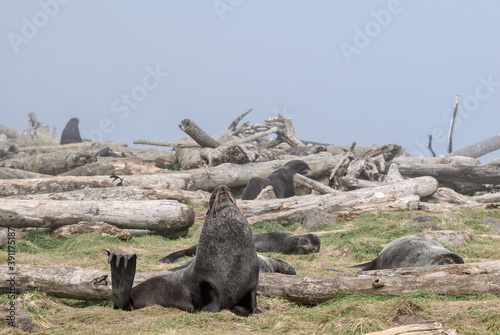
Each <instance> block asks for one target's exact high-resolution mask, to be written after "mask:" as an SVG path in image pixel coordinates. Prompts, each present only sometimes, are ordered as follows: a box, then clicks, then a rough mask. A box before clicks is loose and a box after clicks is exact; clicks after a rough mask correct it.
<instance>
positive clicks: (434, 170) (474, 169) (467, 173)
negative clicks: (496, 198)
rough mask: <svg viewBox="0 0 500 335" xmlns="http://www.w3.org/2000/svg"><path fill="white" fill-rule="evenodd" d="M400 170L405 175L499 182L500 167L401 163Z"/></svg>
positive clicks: (450, 180) (482, 182)
mask: <svg viewBox="0 0 500 335" xmlns="http://www.w3.org/2000/svg"><path fill="white" fill-rule="evenodd" d="M399 172H400V173H401V175H403V176H404V177H408V178H414V177H420V176H432V177H434V178H436V179H437V180H438V181H440V182H441V181H449V182H467V183H481V184H499V183H500V167H495V166H453V165H445V164H432V165H431V164H400V165H399Z"/></svg>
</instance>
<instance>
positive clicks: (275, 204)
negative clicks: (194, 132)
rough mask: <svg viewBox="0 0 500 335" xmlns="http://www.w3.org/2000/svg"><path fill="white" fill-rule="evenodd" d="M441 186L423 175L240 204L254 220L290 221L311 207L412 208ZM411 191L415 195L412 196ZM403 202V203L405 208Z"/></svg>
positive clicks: (345, 208)
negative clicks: (368, 186) (370, 184)
mask: <svg viewBox="0 0 500 335" xmlns="http://www.w3.org/2000/svg"><path fill="white" fill-rule="evenodd" d="M437 187H438V183H437V181H436V179H434V178H432V177H420V178H414V179H407V180H404V181H402V182H399V183H393V184H388V185H384V186H378V187H374V188H371V189H359V190H354V191H348V192H340V193H337V194H324V195H303V196H296V197H292V198H286V199H271V200H244V201H239V202H238V206H239V207H240V209H241V211H242V212H243V214H244V215H245V217H246V218H247V219H248V221H249V222H250V223H254V222H258V221H265V220H273V221H277V222H279V223H281V224H290V223H293V222H295V221H297V220H300V219H302V218H304V217H305V215H306V214H307V213H308V212H309V211H310V210H312V209H318V208H320V209H321V210H322V211H325V212H338V211H348V212H349V211H352V212H350V213H351V214H352V215H355V214H360V213H363V212H364V211H367V210H372V209H377V208H374V207H377V204H380V206H379V207H378V209H381V210H382V209H384V210H388V209H390V208H391V206H394V207H397V208H398V209H404V208H408V206H409V207H410V208H412V207H414V204H415V202H418V200H419V197H428V196H430V195H432V194H434V192H436V190H437ZM408 195H414V196H413V197H408ZM400 200H401V201H402V202H400ZM405 201H407V202H405ZM395 204H398V205H397V206H396V205H395ZM401 204H403V208H402V207H401ZM357 206H358V207H359V211H358V212H356V208H357ZM363 208H364V211H363V210H362V209H363ZM413 209H415V208H413Z"/></svg>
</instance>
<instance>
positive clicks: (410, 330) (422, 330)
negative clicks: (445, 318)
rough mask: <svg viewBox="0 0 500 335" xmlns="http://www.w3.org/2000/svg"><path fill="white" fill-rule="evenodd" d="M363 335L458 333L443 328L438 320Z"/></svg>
mask: <svg viewBox="0 0 500 335" xmlns="http://www.w3.org/2000/svg"><path fill="white" fill-rule="evenodd" d="M365 335H458V333H457V332H456V331H455V330H454V329H445V327H444V326H443V325H442V324H441V323H439V322H432V323H418V324H411V325H404V326H399V327H394V328H389V329H385V330H381V331H378V332H370V333H366V334H365Z"/></svg>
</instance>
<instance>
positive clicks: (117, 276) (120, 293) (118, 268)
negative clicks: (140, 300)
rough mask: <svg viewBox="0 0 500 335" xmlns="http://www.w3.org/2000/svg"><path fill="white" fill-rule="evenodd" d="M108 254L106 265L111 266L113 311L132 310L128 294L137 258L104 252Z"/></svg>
mask: <svg viewBox="0 0 500 335" xmlns="http://www.w3.org/2000/svg"><path fill="white" fill-rule="evenodd" d="M104 251H106V253H107V254H108V263H109V264H110V265H111V287H112V289H113V303H114V305H115V307H114V308H115V309H119V308H121V309H124V310H131V309H132V300H131V298H130V292H131V291H132V285H133V284H134V277H135V268H136V261H137V256H136V255H135V254H134V255H122V254H116V253H114V252H110V251H108V250H104Z"/></svg>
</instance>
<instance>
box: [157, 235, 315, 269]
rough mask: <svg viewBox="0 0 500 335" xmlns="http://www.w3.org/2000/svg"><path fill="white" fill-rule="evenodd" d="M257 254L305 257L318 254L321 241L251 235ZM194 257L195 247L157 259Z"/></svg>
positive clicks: (165, 260)
mask: <svg viewBox="0 0 500 335" xmlns="http://www.w3.org/2000/svg"><path fill="white" fill-rule="evenodd" d="M253 241H254V244H255V250H256V251H257V252H278V253H281V254H287V255H305V254H309V253H312V252H319V249H320V247H321V241H320V239H319V237H318V236H316V235H314V234H301V235H294V234H291V233H282V232H274V233H262V234H255V235H253ZM194 255H196V245H193V246H192V247H189V248H187V249H183V250H179V251H175V252H173V253H171V254H168V255H167V256H165V257H163V258H161V259H159V260H158V261H159V262H162V263H175V262H177V261H178V260H179V259H180V258H182V257H186V256H187V257H190V256H194Z"/></svg>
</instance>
